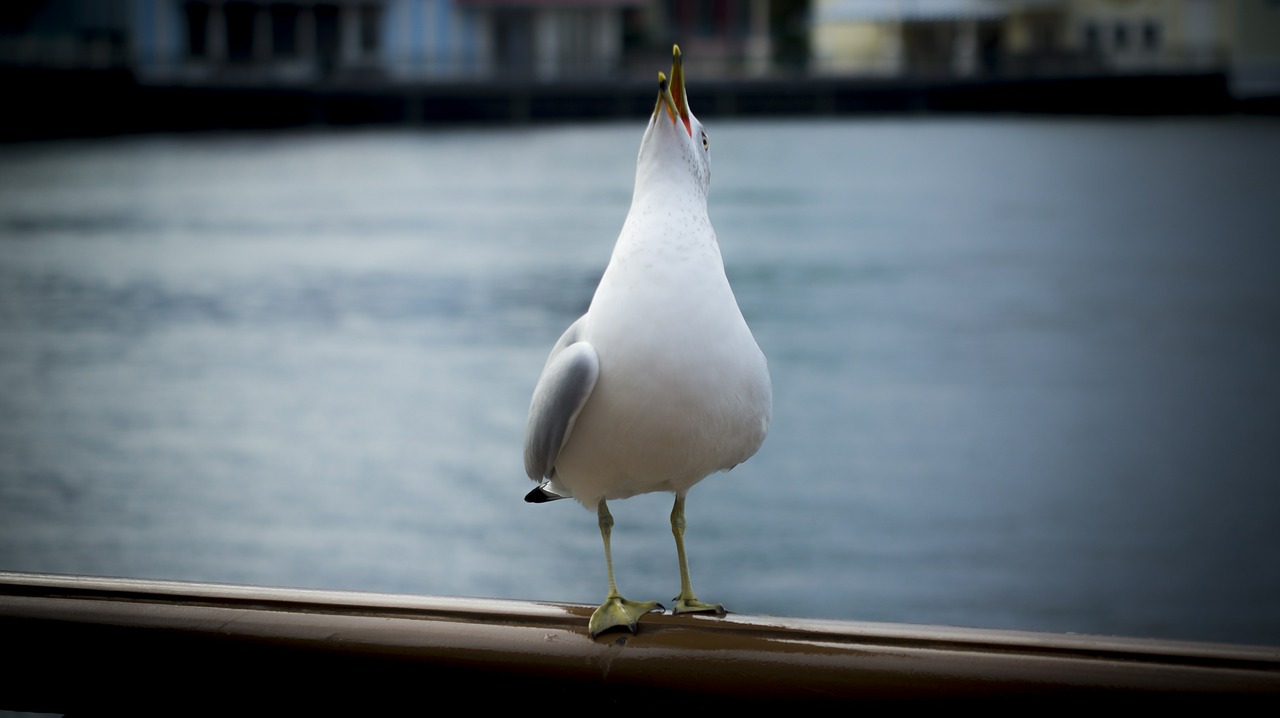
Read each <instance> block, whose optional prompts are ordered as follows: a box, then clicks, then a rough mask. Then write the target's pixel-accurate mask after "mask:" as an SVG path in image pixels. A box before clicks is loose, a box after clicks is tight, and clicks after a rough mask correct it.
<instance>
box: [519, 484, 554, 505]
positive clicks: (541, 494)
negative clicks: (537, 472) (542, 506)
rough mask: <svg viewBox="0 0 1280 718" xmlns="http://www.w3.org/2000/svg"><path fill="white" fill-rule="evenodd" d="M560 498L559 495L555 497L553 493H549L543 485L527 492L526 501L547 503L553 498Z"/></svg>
mask: <svg viewBox="0 0 1280 718" xmlns="http://www.w3.org/2000/svg"><path fill="white" fill-rule="evenodd" d="M558 498H559V497H553V495H552V494H548V493H547V491H544V490H543V488H541V486H538V488H536V489H534V490H532V491H529V493H527V494H525V502H527V503H547V502H553V500H556V499H558Z"/></svg>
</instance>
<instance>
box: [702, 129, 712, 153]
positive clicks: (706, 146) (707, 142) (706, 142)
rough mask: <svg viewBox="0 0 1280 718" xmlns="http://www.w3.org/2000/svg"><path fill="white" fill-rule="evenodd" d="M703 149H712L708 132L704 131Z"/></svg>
mask: <svg viewBox="0 0 1280 718" xmlns="http://www.w3.org/2000/svg"><path fill="white" fill-rule="evenodd" d="M702 149H704V150H710V149H711V140H708V139H707V133H705V132H703V133H702Z"/></svg>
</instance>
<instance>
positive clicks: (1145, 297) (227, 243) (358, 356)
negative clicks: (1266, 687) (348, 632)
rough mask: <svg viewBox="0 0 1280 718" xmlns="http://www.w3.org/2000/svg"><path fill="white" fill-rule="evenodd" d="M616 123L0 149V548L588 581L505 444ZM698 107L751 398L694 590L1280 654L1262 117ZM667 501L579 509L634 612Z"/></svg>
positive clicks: (107, 570) (668, 548) (588, 222)
mask: <svg viewBox="0 0 1280 718" xmlns="http://www.w3.org/2000/svg"><path fill="white" fill-rule="evenodd" d="M642 129H643V122H642V120H638V121H637V122H635V123H623V124H616V125H593V126H563V127H543V128H532V129H514V130H513V129H494V130H480V131H466V130H456V131H430V132H427V131H369V132H352V133H329V132H300V133H281V134H264V135H205V136H173V137H168V136H151V137H135V138H119V139H105V140H85V141H68V142H53V143H38V144H28V145H11V146H0V570H21V571H51V572H72V573H89V574H103V575H120V576H138V577H161V578H175V579H192V580H202V581H229V582H247V583H259V584H269V585H288V586H305V587H325V588H343V589H361V590H376V591H396V592H412V593H429V594H450V595H470V596H493V597H515V598H529V599H551V600H565V601H577V602H584V603H588V602H596V601H598V600H599V599H600V598H601V597H602V595H603V593H604V588H605V585H604V571H603V560H602V556H601V550H600V540H599V535H598V533H597V531H596V525H595V517H594V516H593V515H592V514H591V513H589V512H587V511H584V510H582V509H581V508H580V507H578V506H576V505H574V504H572V503H571V502H560V503H556V504H552V505H546V506H531V505H526V504H524V503H523V502H522V501H521V497H522V496H523V494H524V493H525V491H527V490H528V488H529V487H530V484H529V482H528V480H527V479H526V478H524V472H523V468H522V465H521V453H520V452H521V437H522V432H523V427H524V419H525V411H526V408H527V406H528V400H529V395H530V392H531V390H532V387H533V383H534V381H535V379H536V377H537V374H538V371H539V370H540V368H541V365H542V362H543V360H544V358H545V355H546V352H547V350H548V349H549V348H550V346H551V344H552V343H553V342H554V341H555V339H556V338H557V337H558V336H559V334H560V332H561V331H562V330H563V328H564V327H565V326H567V324H568V323H569V322H571V321H572V320H573V319H574V318H575V317H576V316H577V315H578V314H580V313H581V312H582V311H583V310H584V309H585V307H586V303H587V301H588V300H589V298H590V294H591V291H592V289H593V287H594V285H595V282H596V280H597V279H598V277H599V274H600V272H601V270H602V269H603V267H604V265H605V263H606V262H607V260H608V256H609V252H610V249H611V246H612V242H613V239H614V237H615V236H616V234H617V231H618V229H619V227H620V226H621V223H622V219H623V217H624V216H625V213H626V209H627V205H628V203H629V200H630V192H631V181H632V176H633V172H634V161H635V153H636V149H637V147H638V145H639V139H640V134H641V132H642ZM709 129H710V132H711V136H712V146H713V153H714V175H713V180H712V197H711V213H712V220H713V222H714V223H715V225H716V227H717V230H718V232H719V235H720V240H721V246H722V249H723V253H724V256H725V259H726V263H727V266H728V273H729V275H730V279H731V281H732V282H733V283H734V286H735V289H736V292H737V294H738V298H739V302H740V303H741V305H742V307H743V310H744V312H745V314H746V315H747V319H748V321H749V322H750V323H751V325H752V327H753V329H754V330H755V333H756V336H757V338H758V340H759V342H760V344H761V346H762V348H763V349H764V351H765V353H766V355H767V356H768V357H769V360H770V367H771V370H772V374H773V380H774V394H775V412H774V413H775V416H774V425H773V428H772V430H771V434H770V437H769V439H768V440H767V441H766V443H765V446H764V448H763V449H762V450H761V451H760V453H759V454H758V455H757V456H756V457H755V458H754V459H752V460H751V461H750V462H748V463H746V464H744V465H742V466H740V467H738V468H737V469H735V470H734V471H733V472H731V473H729V474H726V475H717V476H713V477H711V478H709V479H708V480H707V481H705V482H703V483H702V484H701V485H699V486H698V487H697V488H696V489H695V490H694V491H693V492H692V493H691V495H690V498H689V509H688V514H689V533H688V541H689V546H690V551H691V562H692V564H693V566H692V568H693V574H694V585H695V587H696V588H697V590H698V592H699V594H700V595H701V596H703V597H704V598H707V599H710V600H716V601H723V602H724V603H725V604H726V605H727V606H728V607H729V608H730V609H731V610H736V611H740V612H747V613H764V614H774V615H789V616H818V617H835V618H848V619H858V620H880V621H905V622H917V623H943V624H959V625H973V626H987V627H1009V628H1028V629H1038V630H1050V631H1079V632H1095V633H1119V634H1131V635H1146V636H1166V637H1179V638H1198V639H1208V640H1229V641H1244V642H1258V643H1273V644H1280V613H1278V612H1277V611H1276V610H1275V608H1276V606H1277V605H1280V565H1278V563H1277V561H1276V560H1275V554H1276V551H1277V549H1280V521H1278V520H1277V516H1280V487H1277V479H1280V476H1277V466H1280V378H1278V375H1277V371H1276V367H1277V366H1280V281H1278V280H1280V242H1278V241H1277V240H1278V239H1280V202H1277V201H1276V199H1275V196H1274V195H1275V193H1274V189H1275V187H1276V186H1280V165H1277V164H1276V163H1275V162H1274V158H1275V157H1278V156H1280V123H1277V122H1275V121H1272V120H1265V119H1256V118H1231V117H1225V118H1204V119H1176V120H1170V119H1166V120H1158V119H1157V120H1132V119H1125V120H1110V119H1071V120H1057V119H1019V118H1007V119H960V120H957V119H916V120H901V119H881V120H850V121H822V122H805V121H786V122H752V123H747V122H728V121H720V122H714V123H712V125H711V127H710V128H709ZM669 502H670V498H669V496H646V497H638V498H635V499H631V500H628V501H626V502H616V503H615V505H613V507H612V508H613V509H614V514H615V516H616V518H617V520H618V525H617V527H616V528H615V532H614V551H615V563H616V566H617V569H618V580H619V584H620V587H621V588H622V590H623V592H624V593H626V594H627V595H628V596H630V597H633V598H659V599H665V598H669V597H670V596H673V595H674V594H675V592H676V590H677V588H678V576H677V572H676V565H675V552H674V550H673V548H672V542H671V536H670V531H669V527H668V524H667V513H668V511H669V508H670V506H669Z"/></svg>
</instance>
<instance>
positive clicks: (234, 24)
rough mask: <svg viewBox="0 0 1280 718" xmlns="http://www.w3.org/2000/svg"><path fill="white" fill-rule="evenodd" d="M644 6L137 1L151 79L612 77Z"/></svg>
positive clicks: (141, 52)
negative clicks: (637, 10)
mask: <svg viewBox="0 0 1280 718" xmlns="http://www.w3.org/2000/svg"><path fill="white" fill-rule="evenodd" d="M642 2H643V0H557V1H556V2H545V1H540V0H338V1H336V2H335V1H330V2H318V1H316V2H310V1H306V0H302V1H294V2H287V1H282V0H253V1H250V0H135V1H134V14H135V18H134V27H135V31H136V45H137V56H138V70H139V73H140V74H141V75H142V76H143V77H146V78H162V77H163V78H170V79H172V78H187V79H198V78H215V77H216V78H222V79H231V78H233V79H235V80H237V81H240V82H244V81H252V80H260V81H271V82H291V81H292V82H314V81H318V80H327V79H344V80H359V79H362V78H372V77H381V78H386V79H395V80H422V79H443V78H476V77H479V78H490V77H495V76H502V77H512V76H514V77H530V78H540V79H560V78H565V77H572V76H583V75H586V76H607V75H610V74H612V73H615V72H616V71H617V70H618V68H619V67H620V66H621V63H622V42H621V38H622V27H623V13H625V12H626V11H627V10H628V9H630V8H634V7H637V6H639V5H640V4H642Z"/></svg>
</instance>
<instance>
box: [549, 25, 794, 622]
mask: <svg viewBox="0 0 1280 718" xmlns="http://www.w3.org/2000/svg"><path fill="white" fill-rule="evenodd" d="M710 180H711V152H710V143H709V141H708V139H707V133H706V131H705V130H703V127H702V123H701V122H699V121H698V118H696V117H694V115H693V113H692V112H691V111H690V110H689V99H688V96H687V95H686V94H685V84H684V70H683V67H682V63H681V59H680V48H679V46H676V47H674V48H673V50H672V66H671V81H670V83H669V84H668V82H667V77H666V75H664V74H662V73H661V72H660V73H658V100H657V102H656V103H655V105H654V108H653V115H652V116H651V117H650V119H649V125H648V128H647V129H646V130H645V133H644V138H643V139H642V140H641V142H640V155H639V158H638V160H637V163H636V182H635V192H634V194H633V196H632V200H631V209H630V211H629V212H628V214H627V219H626V222H625V223H624V224H623V226H622V231H621V233H620V234H619V236H618V241H617V244H616V245H615V247H614V250H613V255H612V256H611V258H610V259H609V265H608V267H607V268H606V269H605V271H604V275H603V277H602V278H601V279H600V285H599V287H597V288H596V292H595V296H594V297H593V298H592V300H591V304H590V306H589V307H588V309H587V313H586V314H584V315H583V316H582V317H581V318H579V319H578V320H577V321H575V322H574V323H573V324H572V325H570V326H569V328H568V329H567V330H565V332H564V334H563V335H561V337H560V340H559V341H557V342H556V344H555V346H554V347H553V348H552V349H551V355H550V356H549V357H548V358H547V362H546V365H545V366H544V367H543V369H542V375H541V376H540V377H539V378H538V384H537V386H536V387H535V388H534V391H533V399H532V401H531V402H530V406H529V420H528V424H527V426H526V427H525V441H524V464H525V470H526V472H527V473H528V474H529V478H531V479H533V480H534V481H536V482H539V484H540V485H539V486H538V487H537V488H535V489H534V490H533V491H530V492H529V494H528V495H527V496H525V500H526V501H529V502H531V503H544V502H547V501H552V500H555V499H561V498H568V497H572V498H574V499H577V501H578V502H579V503H581V504H582V505H583V506H585V507H586V508H587V509H595V511H596V515H597V519H598V522H599V526H600V536H601V538H602V539H603V541H604V558H605V565H606V567H607V569H608V574H609V593H608V595H607V597H606V598H605V600H604V603H603V604H601V605H600V607H599V608H597V609H596V610H595V612H594V613H593V614H592V615H591V620H590V622H589V624H588V629H589V633H590V636H591V637H592V638H595V637H596V636H597V635H598V634H600V633H602V632H604V631H607V630H610V629H614V628H625V629H627V630H630V631H631V632H632V633H635V632H636V624H637V622H638V621H639V619H640V617H641V616H643V615H644V614H646V613H648V612H650V611H654V610H663V607H662V605H661V604H659V603H658V602H656V601H630V600H627V599H625V598H623V597H622V595H621V594H619V593H618V587H617V584H616V583H615V582H614V577H613V558H612V555H611V553H610V548H609V535H610V531H611V529H612V527H613V516H612V515H611V514H610V513H609V506H608V502H609V501H611V500H614V499H625V498H628V497H630V496H635V495H637V494H644V493H649V492H654V491H670V492H673V493H674V494H675V505H674V506H673V507H672V510H671V532H672V534H673V535H674V536H675V541H676V555H677V557H678V559H679V562H680V595H679V596H677V597H676V598H675V606H674V609H673V612H674V613H678V614H679V613H693V612H705V613H715V614H718V615H723V614H724V613H725V610H724V607H723V606H721V605H719V604H712V603H704V602H702V601H700V600H698V598H697V596H695V595H694V593H693V588H692V587H691V585H690V581H689V563H688V559H687V558H686V556H685V547H684V531H685V517H684V506H685V495H686V494H687V493H688V491H689V489H690V488H692V487H693V485H694V484H696V483H698V482H699V481H701V480H702V479H704V478H706V477H707V476H708V475H710V474H712V473H715V472H717V471H728V470H729V469H732V468H733V467H734V466H737V465H738V464H740V463H742V462H743V461H746V460H747V459H748V458H750V457H751V456H752V455H753V454H755V453H756V450H757V449H758V448H760V444H761V442H763V441H764V437H765V434H766V433H767V432H768V430H769V417H770V414H771V411H772V402H773V399H772V386H771V383H770V381H769V369H768V367H767V365H766V363H765V357H764V354H763V353H762V352H761V351H760V347H759V346H758V345H757V344H756V340H755V338H754V337H753V336H752V335H751V330H750V329H749V328H748V327H747V322H746V320H745V319H743V317H742V311H741V310H740V309H739V308H738V302H737V299H736V298H735V297H734V295H733V290H732V289H731V288H730V286H729V280H728V279H727V278H726V277H725V272H724V262H723V261H722V260H721V258H720V247H719V245H718V244H717V242H716V234H715V230H713V229H712V227H711V221H710V219H708V217H707V188H708V186H709V184H710Z"/></svg>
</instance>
